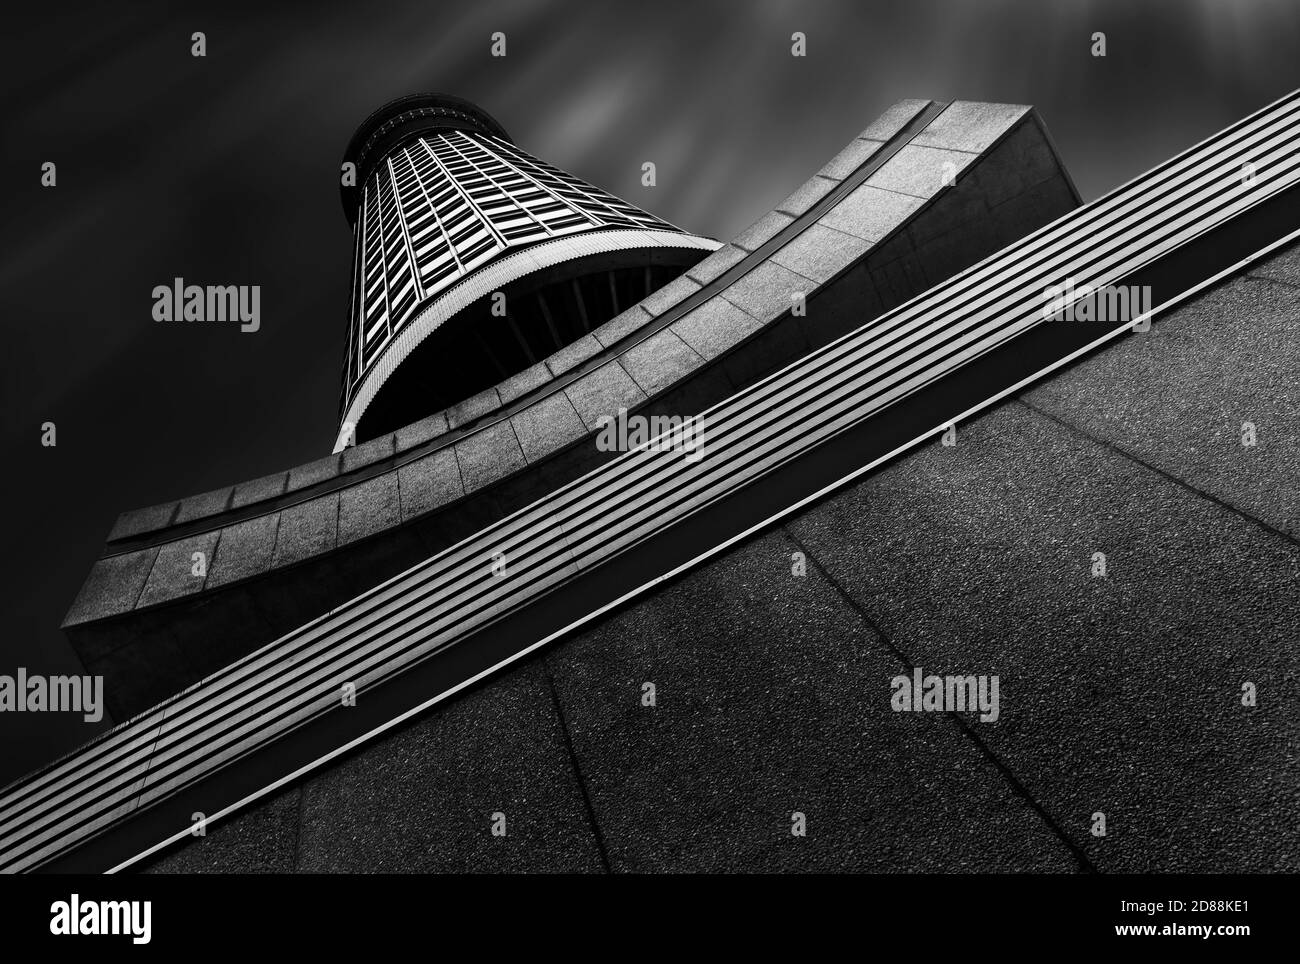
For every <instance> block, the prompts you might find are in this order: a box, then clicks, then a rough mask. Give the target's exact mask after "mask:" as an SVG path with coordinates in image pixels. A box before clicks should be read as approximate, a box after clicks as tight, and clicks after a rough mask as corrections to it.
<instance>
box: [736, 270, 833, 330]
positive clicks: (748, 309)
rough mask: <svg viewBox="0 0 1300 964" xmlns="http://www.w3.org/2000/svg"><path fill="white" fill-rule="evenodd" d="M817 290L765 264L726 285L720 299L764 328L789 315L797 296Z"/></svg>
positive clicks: (806, 280) (792, 274) (801, 278)
mask: <svg viewBox="0 0 1300 964" xmlns="http://www.w3.org/2000/svg"><path fill="white" fill-rule="evenodd" d="M816 287H817V283H816V282H815V281H813V280H812V279H811V278H806V277H804V276H803V275H801V274H798V273H797V272H794V271H791V270H790V269H789V268H786V267H782V266H781V265H780V264H777V263H776V262H774V261H766V262H764V263H763V264H760V265H759V266H758V267H757V268H755V269H754V270H753V271H750V272H749V273H748V274H746V275H745V276H744V277H742V278H739V279H737V280H736V281H735V283H733V284H731V285H729V286H728V287H727V289H726V290H725V291H723V292H722V297H724V298H726V299H727V300H728V301H730V302H731V303H732V304H733V305H735V306H736V307H737V308H739V309H741V310H742V311H744V312H745V314H747V315H749V316H750V317H751V318H753V319H754V320H755V321H758V322H762V323H764V324H766V323H767V322H770V321H773V320H775V319H776V318H778V317H780V316H781V315H783V314H785V313H786V312H787V311H789V310H790V308H791V306H792V305H793V304H794V296H795V295H796V294H802V295H803V296H804V297H805V298H807V297H809V296H810V295H811V294H812V293H813V289H814V288H816Z"/></svg>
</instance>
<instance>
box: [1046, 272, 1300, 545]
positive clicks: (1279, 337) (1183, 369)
mask: <svg viewBox="0 0 1300 964" xmlns="http://www.w3.org/2000/svg"><path fill="white" fill-rule="evenodd" d="M1289 254H1292V255H1293V254H1294V249H1293V250H1292V252H1290V253H1289ZM1283 263H1285V259H1283ZM1265 270H1271V269H1269V268H1267V267H1265ZM1298 316H1300V288H1296V287H1294V286H1292V285H1289V284H1286V283H1283V282H1278V281H1275V280H1270V279H1268V278H1267V277H1253V276H1246V277H1237V278H1234V279H1233V280H1232V281H1230V282H1228V283H1227V284H1225V285H1222V286H1220V287H1218V288H1216V289H1215V290H1213V291H1211V292H1209V293H1208V294H1206V295H1204V296H1203V297H1201V298H1199V299H1197V300H1196V301H1195V302H1193V303H1191V304H1189V305H1187V306H1185V307H1182V308H1179V309H1177V310H1176V311H1174V312H1173V313H1172V314H1171V315H1169V316H1167V317H1164V318H1160V319H1157V320H1156V322H1155V323H1154V324H1153V325H1152V326H1151V330H1150V331H1149V332H1145V333H1135V334H1133V335H1132V336H1131V337H1129V339H1128V344H1126V345H1125V346H1124V349H1123V350H1122V351H1107V352H1102V353H1100V354H1098V355H1096V356H1094V357H1093V358H1090V359H1088V360H1087V361H1085V362H1084V363H1083V364H1081V365H1078V366H1076V367H1075V368H1073V369H1071V370H1070V371H1069V372H1066V373H1065V374H1063V375H1062V376H1060V377H1059V378H1055V379H1053V380H1052V381H1050V382H1048V383H1047V384H1046V385H1044V386H1042V387H1041V388H1039V389H1037V390H1036V391H1032V392H1030V393H1029V395H1028V396H1027V399H1028V401H1029V402H1030V404H1032V405H1034V406H1035V407H1036V408H1038V409H1041V410H1042V411H1044V412H1047V413H1050V414H1052V415H1054V416H1056V417H1057V418H1060V419H1061V420H1062V421H1064V422H1066V423H1067V424H1069V425H1071V426H1075V427H1077V428H1079V429H1081V430H1083V431H1085V432H1087V433H1089V434H1090V435H1092V436H1094V437H1096V438H1098V439H1102V440H1104V441H1106V442H1107V443H1109V444H1111V445H1114V446H1116V447H1118V448H1119V449H1121V450H1123V451H1124V452H1128V453H1131V454H1132V455H1134V456H1136V457H1137V458H1140V459H1142V460H1143V461H1145V462H1148V463H1150V464H1151V465H1153V466H1155V467H1156V468H1158V469H1160V470H1161V471H1163V472H1166V473H1168V474H1170V475H1172V476H1174V477H1176V478H1179V479H1181V480H1183V481H1185V482H1187V483H1188V484H1189V485H1192V486H1194V487H1195V488H1197V489H1199V490H1200V491H1202V492H1205V493H1208V494H1210V495H1212V496H1214V497H1215V498H1218V499H1222V500H1223V501H1224V502H1227V503H1228V504H1230V505H1232V506H1235V507H1237V508H1239V509H1242V510H1243V511H1246V512H1248V513H1250V514H1251V515H1253V516H1255V517H1257V518H1259V519H1262V520H1264V521H1266V522H1267V523H1268V524H1269V525H1271V526H1273V527H1275V528H1277V529H1279V530H1281V531H1283V532H1286V533H1288V534H1289V535H1291V536H1292V537H1293V538H1294V537H1298V536H1300V375H1298V374H1297V373H1300V332H1298V331H1297V325H1296V323H1295V319H1296V318H1297V317H1298ZM1135 399H1140V400H1141V401H1140V404H1134V400H1135ZM1246 423H1250V424H1251V425H1253V426H1254V432H1255V444H1254V445H1253V446H1247V445H1243V444H1242V438H1243V425H1245V424H1246Z"/></svg>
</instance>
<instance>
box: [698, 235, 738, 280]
mask: <svg viewBox="0 0 1300 964" xmlns="http://www.w3.org/2000/svg"><path fill="white" fill-rule="evenodd" d="M744 258H745V251H744V249H743V248H738V247H736V246H735V245H734V244H724V245H723V246H722V247H720V248H718V250H717V251H714V252H713V253H712V254H711V255H709V256H708V257H707V258H705V259H704V260H703V261H701V262H699V263H698V264H697V265H695V267H693V268H691V269H690V270H688V271H687V272H686V274H687V277H689V278H692V279H694V280H695V281H698V282H699V283H700V284H701V285H705V284H708V283H709V282H710V281H712V280H713V279H714V278H716V277H718V276H719V275H721V274H723V273H724V272H726V271H727V269H728V268H731V267H732V266H733V265H736V264H738V263H739V262H741V261H743V260H744Z"/></svg>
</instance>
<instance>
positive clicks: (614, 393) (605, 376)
mask: <svg viewBox="0 0 1300 964" xmlns="http://www.w3.org/2000/svg"><path fill="white" fill-rule="evenodd" d="M564 394H565V395H566V396H567V397H568V399H569V401H570V402H571V403H572V404H573V408H574V410H575V411H577V413H578V415H579V417H580V418H581V419H582V422H583V424H584V425H586V426H587V431H589V432H592V431H595V430H596V423H597V420H598V419H599V418H600V416H602V415H612V414H614V413H615V412H617V411H618V410H619V409H620V408H628V409H630V408H633V407H635V406H636V405H638V404H640V403H641V402H643V401H645V392H643V391H642V390H641V389H640V387H639V386H638V385H637V383H636V382H634V381H633V380H632V376H631V375H629V374H628V373H627V372H626V371H625V370H624V369H623V368H622V366H620V365H603V366H601V367H600V368H597V369H596V370H595V371H593V372H589V373H588V374H586V375H583V376H582V377H581V378H579V379H578V380H577V381H575V382H574V383H573V384H571V385H569V386H568V387H567V388H565V390H564Z"/></svg>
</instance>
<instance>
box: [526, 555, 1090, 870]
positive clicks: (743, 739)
mask: <svg viewBox="0 0 1300 964" xmlns="http://www.w3.org/2000/svg"><path fill="white" fill-rule="evenodd" d="M796 551H798V547H797V546H795V545H794V544H793V543H791V542H790V541H789V540H788V539H787V538H785V537H784V535H783V534H781V533H773V534H770V535H768V536H766V537H764V538H762V539H759V540H757V541H754V542H751V543H749V544H748V545H746V546H744V547H742V548H740V549H738V550H735V551H733V552H731V553H729V554H728V555H727V556H725V557H724V558H721V559H719V560H717V561H716V562H713V563H711V564H709V565H707V566H705V567H704V568H702V569H701V570H699V571H698V572H695V573H692V574H691V575H690V576H688V577H686V578H685V579H683V580H681V581H680V582H678V583H676V584H674V585H670V586H668V587H665V588H663V589H662V590H661V591H659V592H658V593H657V594H656V595H655V596H654V597H653V598H651V599H649V600H647V601H645V602H641V603H638V604H636V605H634V606H632V607H630V608H628V609H627V610H625V611H624V612H622V613H621V614H619V615H617V616H615V617H613V618H612V619H610V620H608V621H607V622H606V623H605V624H604V625H602V626H601V627H599V628H597V629H595V630H593V631H590V632H587V633H584V634H582V635H580V636H579V637H578V638H576V639H574V640H573V641H572V642H570V643H568V644H566V645H565V646H564V647H562V648H561V649H559V650H557V651H556V652H555V653H554V654H552V655H549V656H548V657H547V663H548V665H549V666H550V668H551V672H552V673H553V674H554V677H555V682H556V688H557V690H558V692H559V694H560V700H561V704H562V706H563V709H564V714H565V718H566V720H567V721H568V723H569V727H570V730H571V735H572V740H573V747H574V752H575V755H576V758H577V761H578V765H579V768H580V770H581V773H582V776H583V779H584V781H585V783H586V786H587V788H588V792H589V793H590V796H591V800H592V808H593V811H594V812H595V814H596V819H597V822H598V824H599V825H600V828H601V832H602V834H603V836H604V839H605V844H606V847H607V849H608V851H609V855H610V863H611V866H612V868H613V869H614V870H617V871H634V872H645V871H712V872H718V871H750V872H752V871H808V870H837V869H838V870H862V871H886V870H893V871H939V870H949V871H955V870H967V871H976V870H1009V869H1015V870H1057V871H1068V870H1072V869H1075V867H1076V866H1077V865H1076V863H1075V861H1074V860H1073V858H1072V856H1071V854H1070V852H1069V850H1068V849H1067V848H1066V847H1064V846H1063V845H1062V844H1061V843H1060V842H1059V840H1057V839H1056V837H1055V835H1054V834H1053V832H1052V830H1051V829H1050V828H1049V827H1047V826H1046V825H1044V823H1043V822H1042V821H1041V820H1040V819H1039V818H1038V816H1037V815H1036V814H1035V813H1034V812H1033V810H1032V808H1031V807H1030V806H1029V804H1028V803H1027V802H1026V801H1025V800H1023V799H1021V798H1019V797H1018V796H1017V794H1016V793H1015V792H1014V790H1013V789H1012V788H1010V787H1009V786H1008V785H1007V784H1006V782H1005V781H1004V780H1003V778H1002V777H1001V775H1000V774H999V772H998V771H997V769H996V768H995V767H994V766H993V765H992V764H991V763H990V762H989V761H988V760H987V759H985V758H984V757H983V755H982V753H981V751H980V750H979V748H978V747H977V746H976V745H975V744H974V743H973V742H972V741H971V740H970V739H969V738H968V737H967V736H966V735H965V734H964V733H963V732H962V731H961V729H960V728H959V727H958V726H957V725H955V723H954V721H953V720H951V719H949V718H945V717H943V716H930V717H925V716H920V715H909V716H906V717H904V716H900V715H897V714H893V713H891V711H890V709H889V698H888V697H889V682H888V681H889V679H890V678H891V677H893V676H895V675H897V674H898V673H899V672H901V671H902V669H901V664H900V663H899V662H898V660H897V659H895V658H894V657H893V655H892V654H891V653H890V652H889V651H888V649H887V648H886V647H885V646H883V645H882V644H881V641H880V639H879V637H878V636H877V635H876V634H875V633H874V632H873V631H872V630H871V628H870V627H869V626H867V625H866V624H865V623H864V622H863V620H862V619H861V618H860V617H859V616H858V614H857V613H856V612H855V611H854V610H853V608H852V607H851V606H849V605H847V604H846V602H845V601H844V599H843V598H842V597H841V596H840V595H839V594H838V593H837V592H836V591H835V589H834V588H833V587H832V586H830V584H829V583H828V582H827V580H825V579H824V578H823V577H822V576H821V575H820V574H819V573H817V572H816V571H812V572H810V573H809V574H808V575H806V576H795V575H793V573H792V553H794V552H796ZM646 683H652V684H653V685H654V687H655V692H654V696H655V705H654V706H652V707H650V706H645V705H644V703H643V696H644V693H645V684H646ZM795 812H799V813H802V814H803V815H804V816H805V817H806V819H807V827H808V834H807V836H806V837H798V836H795V835H794V834H793V833H792V832H791V829H792V820H793V814H794V813H795Z"/></svg>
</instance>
